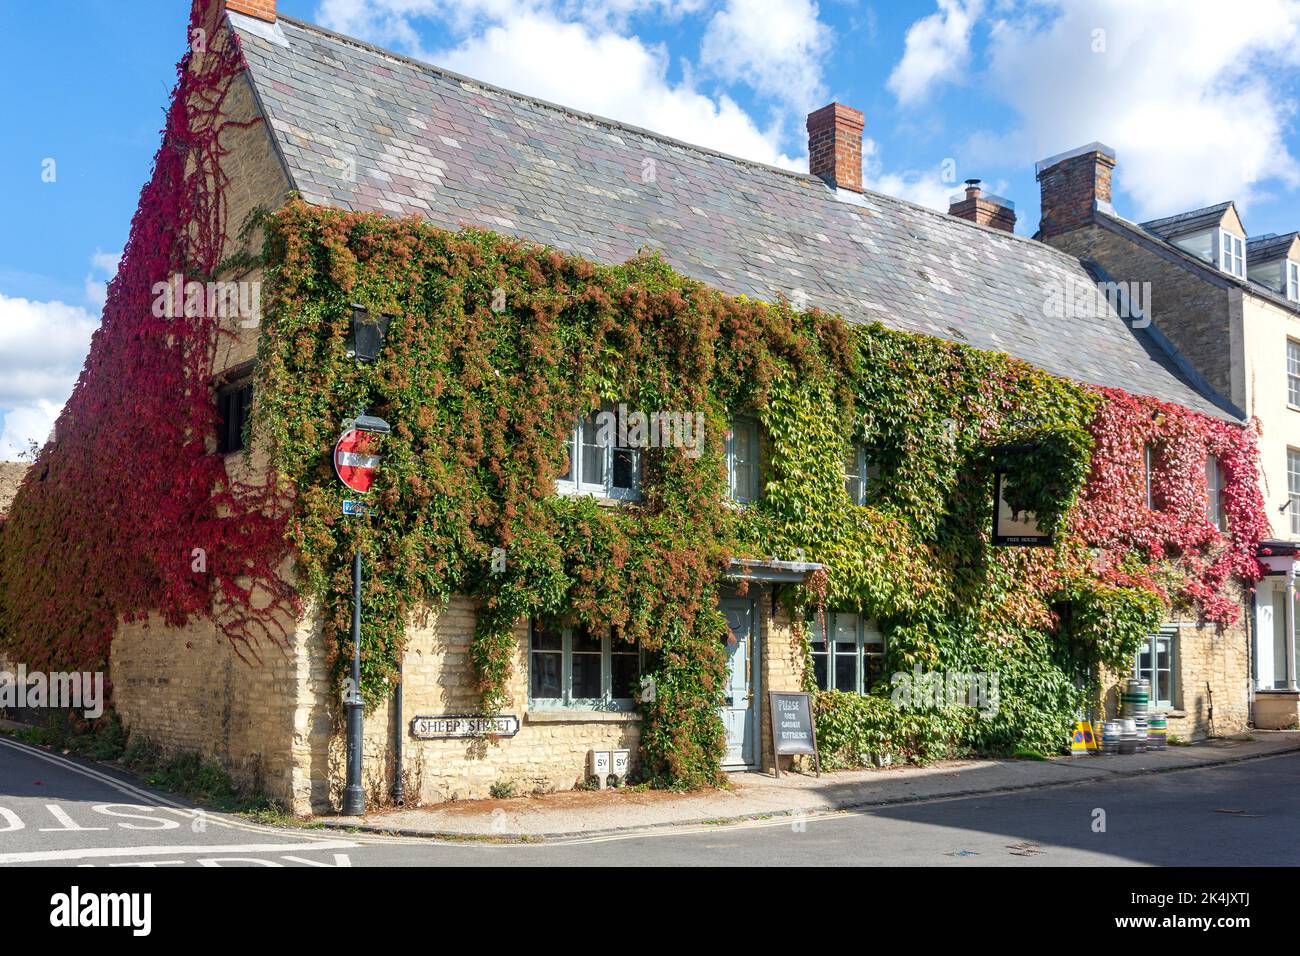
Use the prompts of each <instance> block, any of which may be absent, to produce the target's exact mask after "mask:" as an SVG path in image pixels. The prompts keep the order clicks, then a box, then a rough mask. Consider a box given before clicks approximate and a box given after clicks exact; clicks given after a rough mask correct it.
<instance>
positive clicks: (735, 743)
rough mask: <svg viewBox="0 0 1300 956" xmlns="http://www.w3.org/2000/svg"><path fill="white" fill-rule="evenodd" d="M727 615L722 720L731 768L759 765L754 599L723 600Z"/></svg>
mask: <svg viewBox="0 0 1300 956" xmlns="http://www.w3.org/2000/svg"><path fill="white" fill-rule="evenodd" d="M722 613H723V615H724V616H725V617H726V619H727V628H728V631H729V634H728V635H727V638H726V642H727V643H726V650H727V686H726V699H725V700H724V701H723V706H722V723H723V725H724V726H725V727H726V728H727V755H726V756H725V757H724V758H723V761H722V765H723V766H724V767H726V768H728V769H740V768H749V767H757V766H758V748H759V736H758V733H759V727H758V720H759V707H758V694H757V681H758V635H756V634H755V633H754V602H753V601H750V600H749V599H747V598H727V599H724V600H723V601H722Z"/></svg>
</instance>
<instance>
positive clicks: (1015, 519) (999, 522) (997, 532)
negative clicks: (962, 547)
mask: <svg viewBox="0 0 1300 956" xmlns="http://www.w3.org/2000/svg"><path fill="white" fill-rule="evenodd" d="M1005 477H1006V476H1005V473H1004V472H1001V471H999V472H997V473H996V475H995V476H994V479H993V543H994V544H995V545H998V546H1001V547H1012V548H1046V547H1051V545H1052V536H1051V534H1049V533H1046V532H1044V531H1042V530H1040V529H1039V527H1038V516H1037V515H1035V514H1034V513H1033V512H1032V511H1014V510H1012V508H1011V506H1010V505H1009V504H1007V499H1006V496H1005V495H1004V494H1003V488H1002V483H1003V480H1004V478H1005Z"/></svg>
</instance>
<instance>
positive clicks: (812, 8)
mask: <svg viewBox="0 0 1300 956" xmlns="http://www.w3.org/2000/svg"><path fill="white" fill-rule="evenodd" d="M830 46H831V31H830V29H829V28H828V27H827V26H826V25H825V24H824V23H822V22H821V21H820V20H818V19H817V4H815V3H813V2H811V0H727V3H725V4H724V5H723V7H722V9H720V10H719V11H718V12H717V13H715V14H714V15H713V18H712V19H711V20H710V21H709V25H708V28H707V29H706V31H705V34H704V39H703V41H702V43H701V46H700V60H701V63H702V64H703V65H704V66H705V67H706V68H708V69H710V70H711V71H712V72H714V73H716V74H717V75H719V76H721V77H723V78H724V79H726V80H729V81H731V82H737V81H739V82H744V83H746V84H747V85H749V86H751V87H752V88H753V89H755V90H757V91H758V92H760V93H763V94H764V95H767V96H771V97H774V98H776V99H778V100H780V101H782V102H784V103H788V104H789V105H790V106H791V107H793V108H795V109H797V110H799V111H800V112H803V113H807V112H809V111H811V110H812V109H815V108H816V107H818V106H820V105H822V104H821V102H820V100H821V97H822V96H823V94H824V87H823V86H822V58H823V57H824V56H825V55H826V53H827V51H828V50H829V49H830Z"/></svg>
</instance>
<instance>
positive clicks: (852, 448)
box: [844, 441, 880, 505]
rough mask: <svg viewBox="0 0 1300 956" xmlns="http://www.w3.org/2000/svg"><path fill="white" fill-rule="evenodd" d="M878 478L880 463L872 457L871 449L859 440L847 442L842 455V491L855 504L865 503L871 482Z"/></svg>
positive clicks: (868, 498)
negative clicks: (845, 450) (845, 449)
mask: <svg viewBox="0 0 1300 956" xmlns="http://www.w3.org/2000/svg"><path fill="white" fill-rule="evenodd" d="M879 478H880V465H879V463H878V462H876V461H874V460H873V459H872V455H871V451H870V449H868V448H867V446H866V445H864V444H863V443H862V442H860V441H854V442H849V447H848V451H847V452H846V453H845V455H844V492H845V494H847V495H848V496H849V501H851V502H853V503H854V504H855V505H865V504H866V503H867V502H868V501H869V500H870V495H871V483H872V482H873V481H877V480H878V479H879Z"/></svg>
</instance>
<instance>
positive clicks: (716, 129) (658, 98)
mask: <svg viewBox="0 0 1300 956" xmlns="http://www.w3.org/2000/svg"><path fill="white" fill-rule="evenodd" d="M434 60H435V61H436V62H437V63H439V64H441V65H444V66H446V67H447V68H449V69H451V70H455V71H456V72H460V73H465V74H467V75H469V76H473V77H476V78H480V79H483V80H485V81H487V82H489V83H494V84H496V85H498V86H503V87H506V88H507V89H512V90H519V91H522V92H526V93H528V94H530V95H533V96H538V97H540V98H542V99H547V100H551V101H553V102H557V103H563V104H564V105H566V106H570V107H573V108H575V109H579V110H583V111H585V112H589V113H595V114H597V115H600V116H607V117H611V118H614V119H618V120H619V121H621V122H625V123H631V124H634V125H636V126H642V127H644V128H646V129H650V130H654V131H655V132H657V133H663V134H665V135H668V136H672V137H675V138H677V139H681V140H684V141H686V142H688V143H695V144H697V145H700V146H707V147H712V148H714V149H719V150H722V151H725V152H728V153H732V154H735V155H738V156H743V157H746V158H748V159H754V160H758V161H760V162H765V163H772V164H775V165H783V166H787V167H790V168H793V169H802V168H804V166H805V164H804V163H803V162H802V161H799V160H796V159H793V158H791V157H790V156H788V155H786V154H785V153H784V152H782V150H781V149H780V147H779V146H778V139H779V137H778V134H777V132H776V131H775V130H766V131H765V130H761V129H759V127H758V125H757V124H756V123H755V122H754V121H753V119H751V118H750V116H749V115H748V114H747V113H746V112H745V111H744V110H743V109H741V108H740V106H738V105H737V104H736V103H735V101H734V100H732V99H731V98H730V97H728V96H725V95H724V96H719V97H717V98H716V99H715V98H711V97H708V96H705V95H704V94H702V93H699V92H698V91H696V90H695V89H694V88H693V87H692V86H691V85H690V84H689V83H687V82H683V83H679V84H673V83H671V82H669V81H668V79H667V69H668V64H667V53H666V52H665V51H664V50H663V49H662V48H661V47H648V46H646V45H645V44H644V43H642V41H641V40H640V39H638V38H636V37H626V36H621V35H619V34H617V33H611V32H599V31H596V30H594V29H592V28H590V27H588V26H586V25H584V24H577V23H563V22H560V21H557V20H554V19H552V18H550V17H549V16H544V15H536V16H534V15H529V16H524V17H518V18H516V19H514V20H512V21H510V23H508V24H502V25H498V26H493V27H490V28H489V29H488V30H487V31H486V32H485V33H483V34H482V35H481V36H479V37H476V38H473V39H470V40H468V41H466V42H464V43H462V44H461V45H459V46H457V47H455V48H454V49H451V50H447V51H444V52H442V53H438V54H436V55H435V57H434ZM593 77H599V78H600V79H599V82H593Z"/></svg>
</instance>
